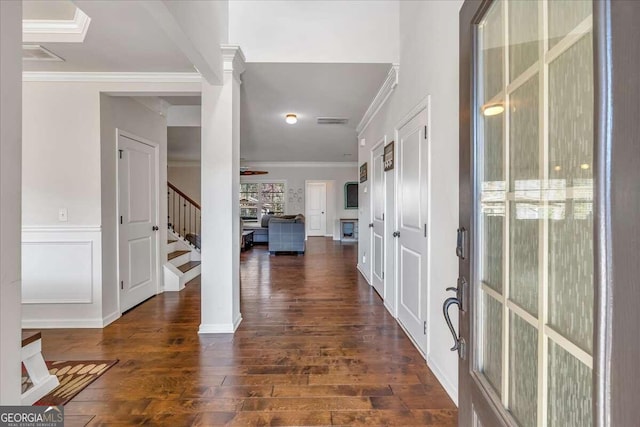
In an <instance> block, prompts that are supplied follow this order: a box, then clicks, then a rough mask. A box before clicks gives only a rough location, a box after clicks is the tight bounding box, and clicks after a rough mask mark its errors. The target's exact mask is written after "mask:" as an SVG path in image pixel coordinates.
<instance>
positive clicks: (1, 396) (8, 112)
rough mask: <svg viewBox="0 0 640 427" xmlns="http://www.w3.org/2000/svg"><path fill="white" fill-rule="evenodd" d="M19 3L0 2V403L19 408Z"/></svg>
mask: <svg viewBox="0 0 640 427" xmlns="http://www.w3.org/2000/svg"><path fill="white" fill-rule="evenodd" d="M21 50H22V2H19V1H0V94H1V96H0V405H19V404H20V392H21V389H20V377H21V370H20V350H21V339H20V330H21V325H20V323H21V315H22V310H21V289H20V254H21V240H22V239H21V224H22V218H21V215H22V214H21V212H22V209H21V203H22V201H21V194H22V188H21V185H22V179H21V178H22V173H21V170H22V164H21V162H22V160H21V159H22V153H21V147H22V143H21V140H22V54H21Z"/></svg>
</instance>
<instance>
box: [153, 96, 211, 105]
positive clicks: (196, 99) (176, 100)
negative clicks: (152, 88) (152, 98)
mask: <svg viewBox="0 0 640 427" xmlns="http://www.w3.org/2000/svg"><path fill="white" fill-rule="evenodd" d="M160 98H161V99H164V100H165V101H167V102H168V103H169V104H170V105H202V98H201V97H200V96H161V97H160Z"/></svg>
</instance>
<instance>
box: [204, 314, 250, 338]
mask: <svg viewBox="0 0 640 427" xmlns="http://www.w3.org/2000/svg"><path fill="white" fill-rule="evenodd" d="M241 322H242V316H239V317H238V318H237V319H236V320H235V321H234V322H233V323H214V324H208V325H207V324H200V328H198V334H200V335H203V334H233V333H234V332H235V331H236V329H238V326H240V323H241Z"/></svg>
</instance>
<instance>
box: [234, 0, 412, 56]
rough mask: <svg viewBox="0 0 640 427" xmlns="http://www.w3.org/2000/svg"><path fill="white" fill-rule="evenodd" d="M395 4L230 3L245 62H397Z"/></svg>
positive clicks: (321, 0)
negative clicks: (245, 58)
mask: <svg viewBox="0 0 640 427" xmlns="http://www.w3.org/2000/svg"><path fill="white" fill-rule="evenodd" d="M398 3H399V2H397V1H327V0H314V1H260V0H258V1H236V0H234V1H230V2H229V42H230V43H233V44H238V45H240V46H242V50H243V51H244V53H245V55H246V57H247V61H250V62H349V63H355V62H371V63H373V62H385V63H395V62H398V56H399V55H398V53H399V52H398Z"/></svg>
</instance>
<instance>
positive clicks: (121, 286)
mask: <svg viewBox="0 0 640 427" xmlns="http://www.w3.org/2000/svg"><path fill="white" fill-rule="evenodd" d="M120 289H121V290H124V280H120Z"/></svg>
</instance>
